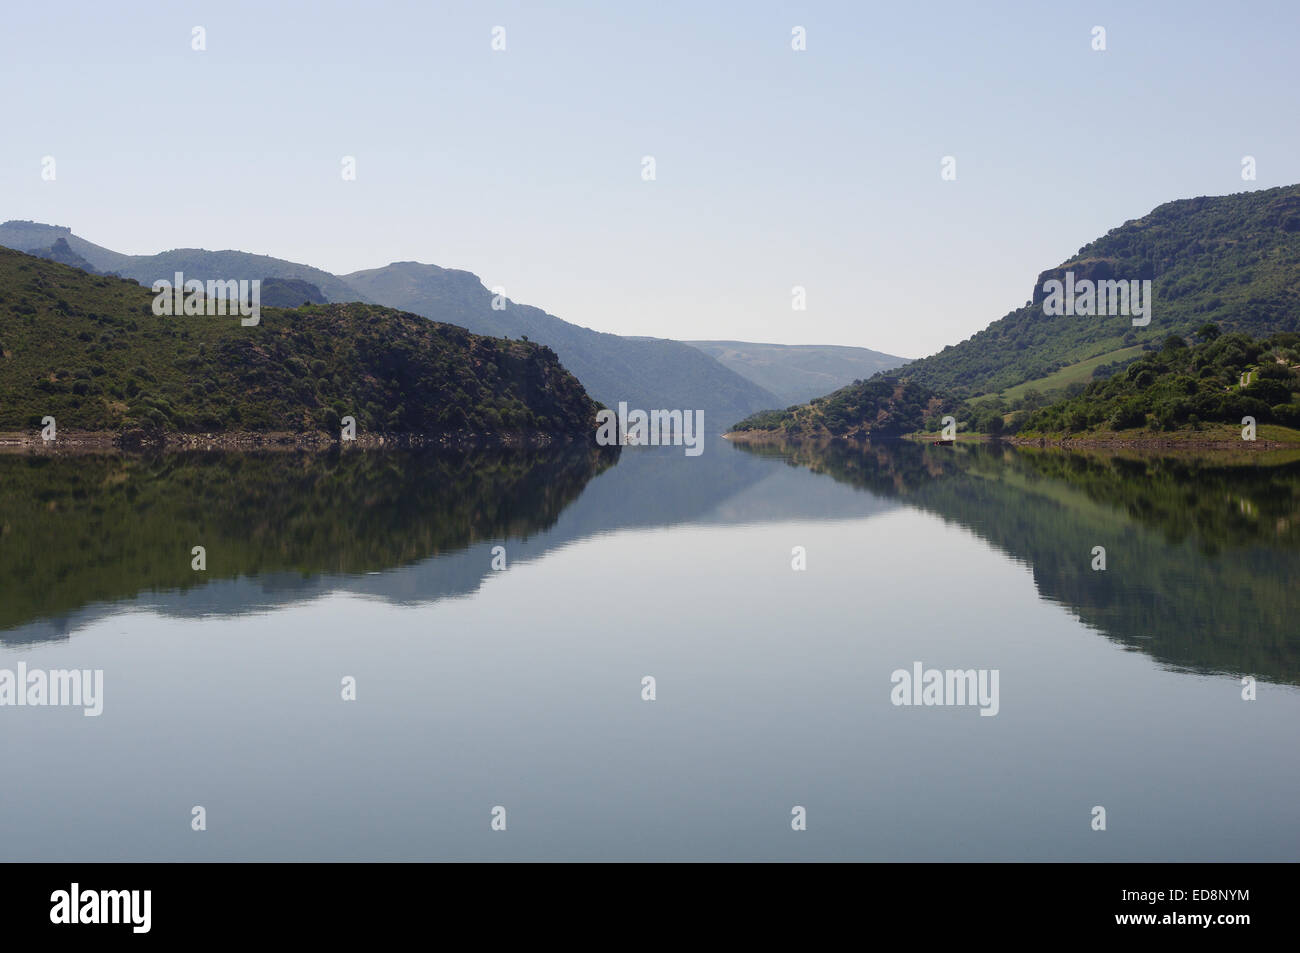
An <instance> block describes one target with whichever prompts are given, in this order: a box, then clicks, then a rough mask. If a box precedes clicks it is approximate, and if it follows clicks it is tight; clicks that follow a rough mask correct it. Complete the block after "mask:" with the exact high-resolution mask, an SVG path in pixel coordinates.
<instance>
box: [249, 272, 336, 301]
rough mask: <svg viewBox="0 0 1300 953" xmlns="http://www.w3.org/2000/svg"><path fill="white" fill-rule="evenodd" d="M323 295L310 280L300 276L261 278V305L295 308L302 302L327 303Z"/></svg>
mask: <svg viewBox="0 0 1300 953" xmlns="http://www.w3.org/2000/svg"><path fill="white" fill-rule="evenodd" d="M328 303H329V302H328V300H327V299H326V297H325V295H324V294H322V293H321V290H320V289H319V288H317V287H316V286H315V285H313V284H312V283H311V282H308V281H303V280H302V279H301V278H263V279H262V306H263V307H266V308H296V307H298V306H299V305H302V304H328Z"/></svg>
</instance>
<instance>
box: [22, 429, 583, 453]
mask: <svg viewBox="0 0 1300 953" xmlns="http://www.w3.org/2000/svg"><path fill="white" fill-rule="evenodd" d="M587 442H589V441H588V440H587V439H586V435H585V434H584V435H577V434H554V433H544V432H540V431H537V432H532V431H511V432H507V433H500V434H475V433H429V434H426V433H363V434H358V435H357V437H356V438H355V439H354V440H340V439H339V438H338V437H335V436H331V435H330V434H327V433H324V432H321V431H304V432H301V433H295V432H292V431H253V430H233V431H225V432H220V433H218V432H213V433H180V432H163V433H144V432H142V431H128V432H125V433H122V432H117V431H85V430H68V431H61V432H60V433H59V434H58V437H57V438H56V439H54V440H51V441H46V440H44V439H42V438H41V435H40V433H39V432H31V431H20V432H15V431H10V432H7V433H0V454H5V453H8V454H27V453H30V454H64V453H67V454H77V453H157V452H162V453H181V452H186V451H194V450H200V451H209V450H211V451H226V452H229V451H236V452H257V451H276V452H297V451H306V452H311V453H327V452H329V451H331V450H335V449H338V450H348V449H356V450H423V449H441V450H458V449H478V448H492V447H500V448H506V449H537V448H542V447H550V446H556V445H560V444H576V443H587Z"/></svg>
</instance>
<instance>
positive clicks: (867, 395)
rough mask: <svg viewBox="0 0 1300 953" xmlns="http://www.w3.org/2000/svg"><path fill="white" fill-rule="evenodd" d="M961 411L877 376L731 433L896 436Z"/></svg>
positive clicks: (762, 416)
mask: <svg viewBox="0 0 1300 953" xmlns="http://www.w3.org/2000/svg"><path fill="white" fill-rule="evenodd" d="M959 409H960V405H959V402H958V401H955V400H953V399H951V398H945V397H944V396H942V395H940V394H938V393H936V392H935V391H934V390H932V389H930V388H929V387H926V386H925V385H923V384H918V383H917V382H916V381H912V380H902V379H897V378H885V377H873V378H872V379H871V380H866V381H855V382H854V383H852V384H850V385H849V386H848V387H842V388H840V389H839V390H837V391H835V393H833V394H829V395H827V396H825V397H817V398H815V399H813V400H812V401H810V402H809V403H807V404H801V405H797V406H794V407H789V408H787V409H785V410H773V411H765V412H763V413H758V414H754V415H753V416H750V417H747V418H745V419H744V420H742V421H741V422H740V423H738V424H736V425H735V427H733V428H732V431H733V432H741V433H744V432H751V433H753V432H758V431H768V432H772V433H774V434H780V435H782V436H784V437H789V438H797V439H804V438H818V437H842V438H846V439H865V438H870V437H872V436H876V437H897V436H901V435H903V434H906V433H912V432H914V431H918V430H922V429H929V428H930V427H931V426H933V427H937V426H938V425H939V419H940V416H941V415H942V414H945V413H955V412H956V411H957V410H959Z"/></svg>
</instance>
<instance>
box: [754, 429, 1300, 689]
mask: <svg viewBox="0 0 1300 953" xmlns="http://www.w3.org/2000/svg"><path fill="white" fill-rule="evenodd" d="M740 449H741V450H742V452H748V453H753V454H755V455H758V456H763V457H768V458H778V459H781V460H784V461H786V462H789V463H795V464H798V465H801V466H806V467H808V468H809V469H810V470H812V471H813V472H816V473H821V474H825V475H828V476H830V477H831V478H832V479H834V480H835V481H837V482H840V483H844V484H848V485H850V486H855V487H860V488H863V489H866V490H869V491H870V492H872V493H875V494H879V495H880V496H882V497H885V498H892V499H896V500H900V501H903V502H905V503H906V504H907V505H909V506H914V507H917V508H920V509H924V510H927V511H930V512H933V513H936V514H938V515H940V516H942V517H943V518H944V519H946V520H950V521H954V522H957V523H959V524H961V525H962V526H964V527H966V528H967V529H969V530H970V531H972V532H974V533H976V534H977V535H979V536H980V537H982V538H983V539H985V540H987V541H988V542H990V543H991V544H993V545H994V546H996V547H998V548H999V549H1001V550H1003V551H1005V552H1007V553H1009V554H1010V555H1012V556H1014V557H1015V558H1016V559H1018V560H1021V561H1023V562H1024V563H1026V564H1027V565H1028V566H1029V567H1030V568H1031V569H1032V571H1033V575H1034V581H1035V584H1036V585H1037V587H1038V591H1039V593H1040V595H1042V596H1043V597H1044V598H1047V599H1050V600H1052V601H1054V602H1057V603H1059V604H1061V605H1063V606H1065V607H1067V608H1069V609H1070V610H1071V611H1073V612H1074V613H1075V614H1076V615H1077V616H1078V617H1079V618H1080V619H1081V620H1082V621H1083V622H1085V623H1086V624H1088V625H1089V626H1091V627H1093V628H1095V629H1097V630H1098V631H1100V632H1101V633H1103V634H1104V635H1106V636H1107V637H1109V638H1111V639H1114V640H1115V641H1117V642H1120V643H1122V644H1123V645H1125V646H1126V647H1128V648H1130V649H1134V650H1138V651H1142V652H1145V653H1147V654H1149V655H1151V656H1153V657H1154V658H1156V659H1158V660H1159V661H1160V662H1162V663H1163V664H1165V665H1166V666H1169V667H1171V668H1175V669H1185V670H1189V671H1196V672H1204V673H1230V674H1250V675H1254V676H1256V677H1260V678H1264V679H1268V680H1271V681H1278V682H1286V683H1292V684H1296V683H1300V625H1297V624H1296V619H1297V612H1300V599H1297V594H1296V585H1295V583H1296V580H1297V579H1298V578H1300V463H1296V462H1290V463H1281V464H1278V465H1259V464H1257V463H1253V462H1250V461H1240V460H1237V461H1232V460H1225V459H1218V460H1215V459H1193V458H1187V457H1179V458H1168V457H1165V458H1161V457H1147V458H1142V457H1125V456H1115V455H1082V454H1073V453H1064V452H1060V451H1052V450H1029V449H1015V448H1011V447H1009V446H1000V445H959V446H955V447H941V446H934V445H921V444H916V443H911V442H907V441H894V442H888V443H877V444H867V445H863V444H851V443H844V442H836V443H827V444H820V445H810V444H805V445H797V446H796V445H762V446H743V445H742V447H741V448H740ZM1098 546H1100V547H1103V548H1104V550H1105V558H1106V564H1105V570H1104V571H1099V570H1096V569H1094V568H1093V564H1094V562H1095V560H1096V557H1095V555H1094V548H1095V547H1098Z"/></svg>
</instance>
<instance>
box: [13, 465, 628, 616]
mask: <svg viewBox="0 0 1300 953" xmlns="http://www.w3.org/2000/svg"><path fill="white" fill-rule="evenodd" d="M611 459H612V458H610V457H609V456H608V455H601V454H600V453H598V452H596V451H593V450H590V449H588V448H585V447H571V448H566V449H562V450H553V451H548V452H541V451H529V452H525V451H519V452H474V453H442V454H431V453H425V454H417V453H397V452H392V453H361V452H349V453H345V454H341V455H340V454H338V453H335V454H333V455H328V456H322V455H312V454H291V453H271V454H248V455H243V454H180V455H172V456H167V457H164V458H159V459H156V460H149V459H141V458H122V457H116V456H79V457H4V458H0V480H2V481H3V483H4V486H5V493H4V495H3V497H0V533H3V539H4V548H3V550H2V551H0V582H2V584H3V588H4V591H5V593H6V598H5V600H4V603H3V606H2V607H0V627H3V628H5V629H8V628H12V627H14V626H16V625H20V624H22V623H23V622H26V621H28V620H30V619H33V618H44V617H49V616H58V615H60V614H62V613H66V612H69V611H71V610H74V609H77V608H80V607H82V606H85V605H87V604H88V603H92V602H103V601H111V600H117V599H122V598H126V597H130V596H134V595H135V594H136V593H138V592H141V591H146V590H154V591H157V590H167V589H175V590H186V589H190V588H193V587H195V586H201V585H203V584H204V583H207V582H211V581H213V580H220V579H230V578H233V577H237V576H268V577H269V576H274V575H275V574H277V573H279V574H283V573H292V574H294V575H297V576H299V577H301V576H305V575H309V574H313V573H332V574H349V573H360V572H366V571H372V570H376V569H382V568H388V567H392V566H401V565H405V564H409V563H412V562H415V561H418V560H421V559H425V558H427V557H429V556H431V555H436V554H438V553H443V552H449V551H454V550H458V549H464V548H465V547H466V546H469V545H471V544H473V543H475V542H476V541H479V540H485V539H490V538H504V537H509V536H526V535H529V534H532V533H536V532H538V531H540V530H542V529H545V528H546V527H548V526H550V525H553V524H554V522H555V520H556V518H557V517H558V515H559V513H560V511H561V510H562V509H563V508H564V507H565V506H566V505H567V504H568V503H570V502H571V501H572V500H573V499H574V498H575V497H576V496H577V495H578V494H579V493H580V492H581V491H582V488H583V486H585V485H586V483H587V481H588V480H590V479H591V477H592V476H594V475H595V474H596V473H597V472H599V470H600V469H601V468H602V467H603V466H606V465H607V461H609V460H611ZM200 545H201V546H203V547H204V548H205V549H206V556H207V570H206V572H202V573H200V572H196V571H194V570H193V569H192V568H191V565H190V562H191V555H190V552H191V549H192V547H194V546H200ZM247 595H248V593H247V592H246V591H245V592H243V593H241V596H242V597H246V596H247ZM245 608H247V603H246V602H244V603H239V604H237V605H236V606H235V607H234V608H233V611H239V609H245ZM36 637H40V636H36Z"/></svg>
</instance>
